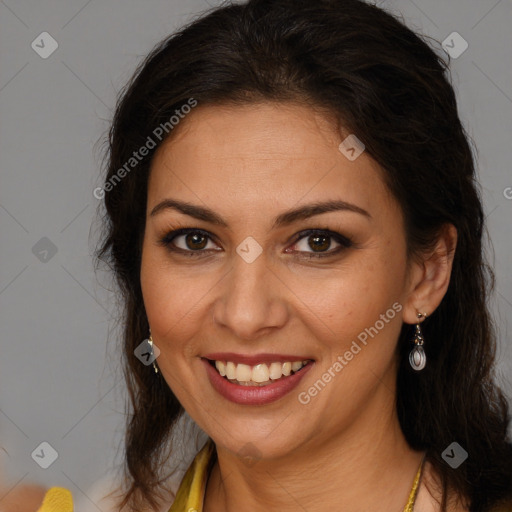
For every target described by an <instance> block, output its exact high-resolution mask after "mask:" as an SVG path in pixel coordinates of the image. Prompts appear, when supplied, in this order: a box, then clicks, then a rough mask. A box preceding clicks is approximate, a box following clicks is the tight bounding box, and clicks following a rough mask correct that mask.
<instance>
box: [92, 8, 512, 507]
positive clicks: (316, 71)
mask: <svg viewBox="0 0 512 512" xmlns="http://www.w3.org/2000/svg"><path fill="white" fill-rule="evenodd" d="M109 142H110V146H109V155H108V172H107V176H106V179H105V186H104V187H102V188H101V189H97V191H95V194H96V195H98V194H99V196H101V197H104V201H105V203H104V204H105V207H106V218H105V238H104V240H103V241H102V245H101V247H100V249H99V251H98V256H99V258H100V259H102V260H105V261H107V262H108V263H109V264H110V265H111V267H112V268H113V270H114V272H115V275H116V277H117V280H118V283H119V285H120V288H121V290H122V294H123V298H124V301H125V302H124V303H125V314H126V316H125V329H124V356H125V368H126V372H125V374H126V379H127V385H128V390H129V393H130V397H131V406H132V411H131V416H130V419H129V423H128V428H127V433H126V477H127V478H126V488H125V489H124V490H123V494H122V496H121V499H120V502H119V509H123V510H124V509H126V510H142V509H148V508H150V509H151V510H159V509H161V510H167V509H169V506H170V505H171V503H172V507H171V509H170V510H171V511H173V512H178V511H187V510H188V511H189V512H190V511H192V510H202V511H204V512H220V511H226V512H231V511H233V510H247V511H251V512H255V511H261V510H279V511H285V512H286V511H288V510H290V511H291V510H294V511H295V510H301V509H303V510H307V511H309V512H316V511H319V510H322V511H323V510H350V511H363V510H364V511H367V510H379V511H396V510H407V511H409V510H414V511H416V512H418V511H421V512H426V511H441V510H443V511H471V512H476V511H482V512H484V511H485V512H488V511H491V510H496V511H497V510H512V507H511V505H510V503H511V500H512V445H511V443H510V440H509V439H507V426H508V422H509V415H508V409H507V402H506V399H505V397H504V396H503V394H502V392H501V391H500V390H499V389H498V387H496V385H495V384H494V383H493V380H492V376H493V373H492V372H493V363H494V344H495V338H494V333H493V327H492V323H491V318H490V315H489V312H488V309H487V296H488V291H489V288H490V285H491V284H492V272H491V271H490V270H489V269H488V267H487V266H486V265H485V262H484V260H483V256H482V253H483V250H482V233H483V229H484V215H483V211H482V205H481V201H480V198H479V194H478V189H477V186H476V183H475V171H474V163H473V159H472V153H471V148H470V146H469V144H468V141H467V138H466V136H465V132H464V129H463V127H462V126H461V122H460V120H459V117H458V114H457V105H456V100H455V96H454V92H453V89H452V87H451V85H450V84H449V82H448V80H447V78H446V64H445V63H444V61H443V60H442V59H441V58H440V57H439V56H437V55H436V53H435V52H434V51H433V50H432V49H431V48H430V47H429V46H428V45H427V44H426V43H425V42H424V41H423V40H422V39H421V38H420V37H418V36H417V35H415V34H414V33H413V32H411V31H410V30H409V29H408V28H406V27H405V26H404V25H403V24H402V23H400V22H399V21H398V20H397V19H395V18H394V17H393V16H391V15H390V14H388V13H386V12H385V11H383V10H381V9H379V8H377V7H375V6H373V5H369V4H366V3H363V2H361V1H359V0H343V1H341V0H336V1H335V0H314V1H313V0H272V1H270V0H250V1H249V2H248V3H246V4H243V5H234V6H227V7H224V8H219V9H216V10H213V11H211V12H210V13H209V14H208V15H206V16H203V17H201V18H199V19H198V20H196V21H195V22H194V23H192V24H191V25H189V26H188V27H185V28H184V29H182V30H181V31H180V32H179V33H177V34H175V35H173V36H171V37H169V38H168V39H167V40H165V41H163V42H162V43H161V44H160V45H159V46H158V47H157V48H155V50H154V51H153V52H152V53H151V54H150V55H149V56H148V58H147V59H146V60H145V62H144V63H143V64H142V65H141V66H140V68H139V69H138V71H137V73H136V75H135V77H134V79H133V80H132V81H131V83H130V84H129V85H128V86H127V87H126V89H125V90H124V92H123V95H122V98H121V99H120V102H119V104H118V107H117V111H116V114H115V118H114V120H113V125H112V129H111V131H110V141H109ZM184 410H185V411H187V413H188V414H189V415H190V416H191V417H192V418H193V419H194V420H195V422H196V423H197V425H199V427H201V429H202V430H203V431H204V432H205V433H206V434H207V435H208V438H209V440H208V442H207V443H206V445H205V446H204V447H203V449H202V450H201V451H200V452H199V453H198V455H197V457H196V458H195V460H194V462H193V464H192V465H191V466H190V468H189V471H188V472H187V474H186V475H185V477H184V478H183V481H182V483H181V486H180V489H179V491H178V493H177V496H176V498H174V496H172V495H171V492H170V490H169V489H168V488H167V486H166V481H167V478H168V476H169V475H168V474H167V473H166V472H165V471H164V469H169V468H168V466H167V465H166V462H167V461H168V459H169V457H170V455H171V454H172V452H173V443H171V442H170V441H169V440H170V436H171V434H172V431H173V426H174V425H175V424H176V422H177V421H178V419H179V418H180V416H181V415H182V413H183V411H184Z"/></svg>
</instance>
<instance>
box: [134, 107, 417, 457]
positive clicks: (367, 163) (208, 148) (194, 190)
mask: <svg viewBox="0 0 512 512" xmlns="http://www.w3.org/2000/svg"><path fill="white" fill-rule="evenodd" d="M181 123H182V124H181V125H180V126H179V127H178V129H177V131H176V132H175V133H174V134H173V135H172V138H171V139H169V140H167V141H166V142H165V143H164V144H163V145H162V147H161V148H160V149H159V150H158V152H157V153H156V155H155V157H154V159H153V163H152V169H151V175H150V180H149V186H148V198H147V219H146V230H145V237H144V243H143V256H142V267H141V284H142V290H143V296H144V304H145V308H146V311H147V315H148V319H149V324H150V326H151V332H152V335H153V340H154V342H155V345H156V346H157V347H158V348H159V350H160V356H159V357H158V359H157V364H158V366H159V368H160V371H161V372H162V376H163V377H164V378H165V380H166V381H167V383H168V385H169V386H170V388H171V389H172V391H173V392H174V394H175V395H176V396H177V398H178V399H179V401H180V402H181V404H182V405H183V406H184V408H185V409H186V410H187V412H188V413H189V414H190V416H191V417H192V418H193V419H194V420H195V421H196V422H197V423H198V425H199V426H200V427H201V428H203V429H204V430H205V431H206V433H207V434H208V435H210V436H211V437H212V438H213V440H214V441H215V442H216V443H217V445H221V446H223V447H224V448H225V449H228V450H231V451H233V452H239V451H241V450H242V451H243V450H245V449H246V447H247V446H252V449H253V450H254V451H255V452H256V453H260V454H263V455H264V456H269V457H271V456H275V457H277V456H279V455H283V454H287V453H291V452H292V451H294V450H295V451H297V450H301V451H302V450H308V449H316V447H318V446H319V445H320V444H321V443H326V442H330V441H331V440H335V439H336V438H337V437H338V436H340V435H343V434H347V433H349V432H350V431H352V432H354V431H355V433H357V434H358V435H359V434H362V433H363V432H364V431H365V429H366V430H368V432H371V431H373V430H372V429H377V428H380V427H381V426H382V423H383V422H384V421H386V420H387V419H389V417H390V415H391V414H392V411H394V409H393V407H394V395H395V376H396V362H395V358H394V352H395V347H396V341H397V338H398V335H399V332H400V328H401V325H402V321H403V318H402V315H403V310H402V307H405V304H406V302H407V299H408V297H409V294H410V284H408V283H409V281H410V280H409V279H408V274H407V269H406V264H407V260H406V242H405V235H404V227H403V219H402V214H401V210H400V208H399V206H398V204H397V202H396V201H395V200H394V199H393V197H392V196H391V194H390V193H389V191H388V189H387V187H386V186H385V184H384V182H383V179H382V177H381V170H380V168H379V166H378V165H377V164H376V163H375V162H374V161H373V160H372V159H371V158H370V157H369V156H368V154H367V153H366V152H364V151H363V152H362V154H360V156H358V157H357V158H355V159H353V158H354V156H357V150H358V149H359V148H357V147H356V148H355V149H354V151H352V150H351V149H350V147H348V149H347V148H345V149H344V150H343V151H342V150H340V149H339V145H340V143H341V142H342V140H343V139H344V138H345V136H347V135H348V134H345V135H344V136H343V137H341V136H340V134H339V133H337V132H336V130H335V128H334V127H333V125H332V124H330V123H329V122H328V121H327V119H326V118H325V117H324V116H322V115H321V114H320V113H318V112H315V111H313V110H311V109H310V108H308V107H306V106H300V105H296V104H271V103H262V104H254V105H248V106H232V107H228V106H222V107H221V106H198V107H196V108H195V109H194V110H193V111H192V112H191V113H190V114H189V115H188V117H186V118H185V119H184V120H182V121H181ZM348 146H349V145H348ZM348 157H350V158H348ZM164 201H168V202H167V203H165V202H164ZM169 201H176V202H180V203H181V204H183V203H186V204H187V205H188V206H187V209H184V208H183V209H182V210H181V211H180V208H178V207H176V206H174V207H173V206H172V205H171V203H170V202H169ZM326 202H338V209H333V210H332V211H324V212H323V213H318V211H319V210H317V211H316V212H315V210H314V208H312V206H315V205H319V204H323V203H326ZM175 204H176V203H175ZM343 204H345V206H346V207H344V208H343V207H342V206H343ZM183 210H187V211H188V213H185V212H184V211H183ZM297 211H298V212H301V213H296V214H289V212H297ZM287 213H288V215H286V214H287ZM181 228H187V229H190V232H188V234H187V233H185V234H183V233H181V234H178V235H177V236H175V237H174V238H173V234H172V232H173V231H175V230H177V229H181ZM308 230H316V231H313V232H308ZM337 234H339V238H337V236H338V235H337ZM174 235H176V233H174ZM209 360H221V364H220V365H219V367H220V371H221V372H223V371H229V372H234V373H232V374H231V373H230V374H228V375H231V376H232V377H233V376H234V377H235V378H239V380H240V381H245V382H246V383H247V381H248V380H253V382H254V381H270V382H271V383H272V384H271V385H270V387H269V388H268V389H265V388H267V386H254V385H250V386H246V385H242V384H239V383H237V382H228V380H227V378H226V377H222V376H221V375H220V373H219V371H218V370H216V369H214V368H213V366H212V364H214V363H212V362H209ZM296 361H310V362H309V364H307V365H306V366H304V368H302V369H301V370H299V371H297V372H296V373H294V372H291V374H290V375H289V376H286V374H287V373H289V372H290V365H289V364H288V363H293V362H296ZM233 363H235V364H233ZM237 363H239V364H238V365H237ZM258 363H260V364H258ZM261 363H266V364H265V365H263V364H261ZM223 365H224V367H226V366H228V367H229V368H228V369H226V370H224V369H223ZM294 368H297V366H294ZM147 371H152V370H151V369H150V368H148V370H147ZM267 372H269V373H267ZM283 374H284V375H283ZM278 377H280V378H278ZM155 378H159V377H157V376H155ZM249 443H250V444H249ZM297 453H298V452H297Z"/></svg>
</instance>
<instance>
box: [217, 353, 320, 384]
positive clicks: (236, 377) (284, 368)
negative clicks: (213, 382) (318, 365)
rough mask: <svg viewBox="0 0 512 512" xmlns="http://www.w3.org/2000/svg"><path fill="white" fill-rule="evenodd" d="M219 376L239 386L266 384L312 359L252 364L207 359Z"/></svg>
mask: <svg viewBox="0 0 512 512" xmlns="http://www.w3.org/2000/svg"><path fill="white" fill-rule="evenodd" d="M208 362H209V363H210V365H211V366H213V367H214V368H215V369H216V370H217V372H218V373H219V375H220V376H221V377H224V378H225V379H226V380H228V381H229V382H231V383H232V384H238V385H240V386H268V385H269V384H272V383H273V382H277V381H280V380H284V379H286V378H287V377H289V376H290V375H294V374H296V373H297V372H300V371H301V370H302V369H303V368H304V367H305V366H306V365H308V364H309V363H312V362H313V360H312V359H304V360H303V361H286V362H283V363H281V362H273V363H270V364H266V363H260V364H257V365H254V366H250V365H247V364H242V363H240V364H237V363H234V362H232V361H213V360H211V359H208Z"/></svg>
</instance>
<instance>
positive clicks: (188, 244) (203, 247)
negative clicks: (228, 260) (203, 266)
mask: <svg viewBox="0 0 512 512" xmlns="http://www.w3.org/2000/svg"><path fill="white" fill-rule="evenodd" d="M209 242H210V243H211V244H212V245H213V247H208V243H209ZM160 244H161V245H163V246H164V247H166V248H167V249H169V250H170V251H176V252H181V253H188V255H195V254H198V255H199V254H201V253H203V252H204V253H207V252H209V251H210V250H216V249H215V247H218V246H216V245H215V244H214V243H213V242H212V241H211V236H210V235H209V234H208V233H207V232H206V231H202V230H199V229H190V228H183V229H177V230H176V231H171V232H170V233H168V234H167V235H165V236H164V237H163V238H162V239H161V240H160ZM194 253H195V254H194Z"/></svg>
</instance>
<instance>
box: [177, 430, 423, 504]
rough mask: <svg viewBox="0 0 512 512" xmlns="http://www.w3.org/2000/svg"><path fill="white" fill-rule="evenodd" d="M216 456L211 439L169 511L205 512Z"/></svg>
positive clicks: (411, 499) (412, 497)
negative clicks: (208, 487) (209, 477)
mask: <svg viewBox="0 0 512 512" xmlns="http://www.w3.org/2000/svg"><path fill="white" fill-rule="evenodd" d="M216 458H217V452H216V451H215V444H214V443H213V441H212V440H211V439H209V440H208V441H207V442H206V444H205V445H204V446H203V448H202V449H201V450H200V451H199V453H198V454H197V455H196V457H195V459H194V460H193V461H192V464H191V465H190V467H189V468H188V469H187V472H186V473H185V476H184V477H183V480H182V481H181V484H180V487H179V489H178V492H177V494H176V499H175V500H174V503H173V504H172V506H171V508H170V509H169V512H203V500H204V492H205V490H206V482H207V480H208V476H209V474H210V471H211V469H212V467H213V464H214V463H215V460H216ZM422 468H423V462H422V463H421V464H420V467H419V469H418V472H417V473H416V477H415V478H414V482H413V486H412V489H411V493H410V495H409V499H408V500H407V505H405V508H404V510H403V512H412V511H413V507H414V501H415V499H416V494H417V492H418V485H419V482H420V478H421V470H422Z"/></svg>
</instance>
